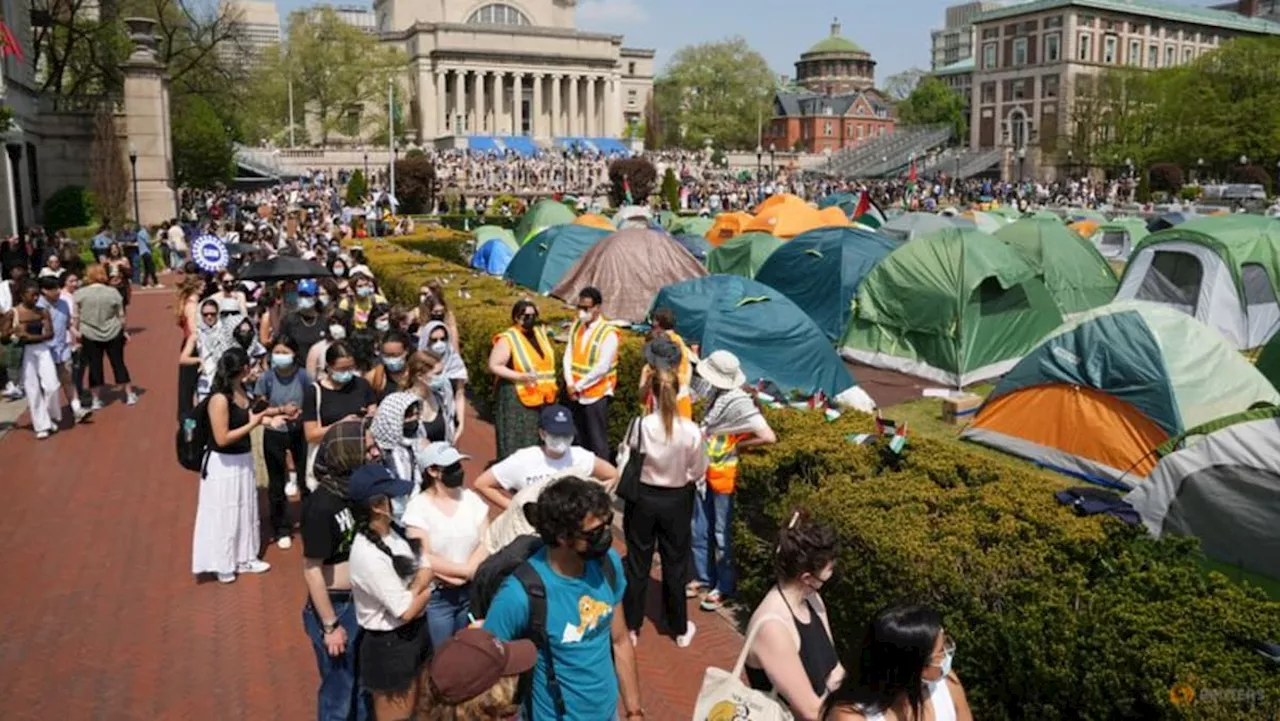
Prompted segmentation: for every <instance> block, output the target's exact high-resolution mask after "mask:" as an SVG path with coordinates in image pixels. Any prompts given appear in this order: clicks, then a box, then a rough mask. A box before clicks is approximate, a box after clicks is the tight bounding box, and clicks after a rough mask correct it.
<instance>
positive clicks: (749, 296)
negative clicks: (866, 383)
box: [650, 275, 854, 398]
mask: <svg viewBox="0 0 1280 721" xmlns="http://www.w3.org/2000/svg"><path fill="white" fill-rule="evenodd" d="M658 308H670V309H671V310H672V311H674V312H675V316H676V332H677V333H679V334H680V335H681V336H682V337H683V338H684V339H685V341H686V342H689V343H697V344H699V345H700V346H701V354H702V355H703V356H707V355H710V354H711V353H713V352H715V351H718V350H727V351H730V352H731V353H733V354H734V355H736V356H738V360H739V361H741V363H742V371H743V373H745V374H746V375H747V382H748V383H755V382H757V381H759V380H761V379H766V380H770V381H773V382H774V383H775V384H777V386H778V388H779V389H781V390H782V392H784V393H791V392H799V393H800V394H801V395H803V396H806V397H807V396H810V395H812V394H813V393H814V392H816V391H818V390H821V391H823V392H824V393H826V394H827V396H828V397H831V398H835V397H836V396H837V395H839V394H840V393H843V392H844V391H846V390H848V389H849V388H852V387H853V386H854V381H853V376H851V375H850V374H849V369H848V368H847V367H846V366H845V364H844V362H843V361H841V360H840V356H839V355H837V354H836V351H835V348H834V347H832V345H831V341H830V340H828V339H827V337H826V335H824V334H823V332H822V330H821V329H819V328H818V326H817V325H815V324H814V322H813V320H811V319H810V318H809V316H807V315H805V314H804V311H802V310H800V309H799V308H798V307H796V305H795V303H792V302H791V301H790V300H788V299H787V298H786V296H784V295H782V294H781V293H778V292H777V291H775V290H773V289H772V288H770V287H768V286H766V285H764V284H762V283H758V282H756V281H754V280H751V279H749V278H743V277H741V276H737V275H711V276H707V277H706V278H694V279H692V280H686V281H682V282H680V283H673V284H671V285H669V286H667V287H665V288H663V289H662V290H661V291H659V292H658V295H657V296H656V297H655V298H654V300H653V306H652V309H651V311H650V312H652V310H656V309H658Z"/></svg>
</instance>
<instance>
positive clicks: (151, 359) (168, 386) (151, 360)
mask: <svg viewBox="0 0 1280 721" xmlns="http://www.w3.org/2000/svg"><path fill="white" fill-rule="evenodd" d="M172 299H173V296H172V294H171V292H170V291H168V290H165V291H157V292H148V291H140V292H137V293H135V295H134V305H133V307H132V309H131V311H130V326H131V327H132V332H133V338H132V340H131V341H130V343H129V346H128V349H127V351H126V359H127V362H128V365H129V371H130V373H131V374H132V375H133V378H134V380H135V382H136V383H137V384H138V386H139V387H140V389H141V391H140V393H141V400H140V401H139V403H138V405H137V406H136V407H133V408H129V407H126V406H124V405H123V403H122V402H121V401H122V399H121V398H112V399H111V402H110V404H109V405H108V406H107V408H106V409H104V410H103V411H101V412H99V413H98V414H96V416H95V417H94V420H93V421H92V422H91V423H88V424H85V425H82V426H78V427H76V428H66V427H65V426H64V430H63V431H62V432H61V433H58V434H57V435H55V436H53V437H52V438H50V439H49V440H46V441H36V440H35V437H34V435H33V434H32V432H31V428H30V421H29V419H28V418H27V417H26V416H25V415H24V416H23V417H22V418H21V419H20V420H19V422H18V425H17V427H16V428H15V429H14V430H13V432H11V433H9V434H7V435H6V436H5V437H4V438H3V439H0V469H3V471H2V472H0V479H2V480H0V484H2V485H3V488H4V491H5V499H4V502H3V508H4V510H5V512H6V513H5V516H6V517H5V520H4V522H3V523H0V548H3V549H4V552H3V553H2V554H0V578H3V579H4V580H5V582H6V584H7V585H8V587H9V590H8V591H7V592H5V593H4V594H2V595H0V618H3V619H4V620H3V622H0V699H4V705H5V709H6V710H5V711H4V712H3V714H0V716H2V717H3V718H4V719H6V720H7V721H18V720H21V719H33V720H34V719H40V720H42V721H43V720H46V719H94V720H95V721H114V720H116V719H147V720H153V719H174V720H175V721H205V720H206V719H207V720H213V719H253V720H258V719H272V720H276V719H282V720H289V721H291V720H293V719H298V720H302V719H313V718H315V684H316V681H317V676H316V671H315V658H314V656H313V655H312V651H311V646H310V643H309V642H308V640H307V637H306V635H305V634H304V633H303V631H302V624H301V618H300V613H301V608H302V603H303V601H304V597H305V591H304V589H303V585H302V578H301V568H302V566H301V552H300V544H297V545H295V546H294V548H293V549H292V550H289V551H280V550H278V549H276V548H275V547H274V546H271V547H270V548H268V549H267V550H266V553H265V556H264V557H265V559H266V560H268V561H270V562H271V563H272V565H273V568H272V570H271V572H270V573H267V574H266V575H264V576H256V577H255V576H248V577H245V578H241V579H240V580H238V581H237V582H236V583H234V584H231V585H229V586H222V585H220V584H218V583H217V582H203V583H197V582H196V581H195V580H194V579H193V578H192V576H191V574H190V564H191V531H192V522H193V519H194V517H195V504H196V490H197V488H196V479H195V476H194V474H191V473H188V472H186V471H184V470H183V469H182V468H181V467H180V466H178V465H177V463H176V462H175V461H174V457H173V433H174V415H175V412H176V396H177V364H176V359H177V355H178V347H179V340H180V336H179V331H178V329H177V327H176V326H175V325H174V322H173V315H172V307H171V306H172ZM466 435H467V438H466V439H465V442H464V443H463V450H464V451H466V452H468V453H470V454H472V455H473V456H475V460H474V461H472V463H471V466H472V467H471V468H470V469H469V470H470V471H471V473H470V474H469V477H472V478H474V477H475V475H476V474H477V473H478V472H479V469H481V468H483V467H484V466H485V465H486V464H487V462H488V460H489V459H490V458H491V457H492V453H493V431H492V428H491V427H489V426H487V425H485V424H483V423H481V422H480V421H479V420H477V419H474V418H472V419H470V420H469V427H468V430H467V432H466ZM264 517H265V514H264ZM652 590H653V589H652V588H651V591H652ZM651 600H656V598H655V594H654V593H651ZM651 607H652V604H651ZM690 617H691V618H693V619H695V620H696V621H697V622H698V635H697V638H696V639H695V641H694V644H693V647H692V648H689V649H677V648H676V647H675V644H674V643H673V642H672V641H671V640H670V639H667V638H662V637H658V636H657V635H656V634H654V633H653V632H652V629H651V628H649V627H648V626H647V627H646V633H645V634H644V635H643V637H642V640H641V642H640V647H639V658H640V671H641V685H642V688H643V691H644V695H645V706H646V708H647V710H648V711H649V718H653V719H664V720H665V719H681V718H688V717H689V715H690V714H691V712H692V708H693V701H694V698H695V697H696V695H697V690H698V686H699V685H700V683H701V680H702V673H703V669H705V668H706V666H708V665H715V666H720V667H722V668H729V667H730V665H731V664H732V663H733V659H734V657H735V655H736V653H737V651H738V649H739V648H740V647H741V639H740V638H739V637H738V635H737V634H736V633H735V632H734V631H733V629H732V628H731V627H730V626H729V625H728V624H727V623H726V622H725V621H724V620H722V619H721V618H719V617H718V616H716V615H714V614H705V613H701V612H699V611H697V610H691V611H690Z"/></svg>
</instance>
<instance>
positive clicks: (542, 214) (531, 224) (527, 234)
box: [516, 199, 578, 245]
mask: <svg viewBox="0 0 1280 721" xmlns="http://www.w3.org/2000/svg"><path fill="white" fill-rule="evenodd" d="M576 217H578V214H577V213H574V212H573V210H572V209H571V208H569V206H567V205H565V204H564V203H561V202H560V201H558V200H551V199H545V200H539V201H538V202H537V203H534V205H533V207H531V208H529V210H528V211H526V212H525V214H524V215H522V216H520V222H519V223H517V224H516V240H517V241H519V242H520V245H524V244H525V243H528V242H529V239H530V238H532V237H533V236H535V235H537V234H538V233H541V232H542V231H544V230H546V229H547V228H550V227H551V226H553V225H565V224H566V223H572V222H573V219H574V218H576Z"/></svg>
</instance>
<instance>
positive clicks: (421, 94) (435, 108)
mask: <svg viewBox="0 0 1280 721" xmlns="http://www.w3.org/2000/svg"><path fill="white" fill-rule="evenodd" d="M436 80H437V78H436V73H435V71H433V70H431V69H430V68H428V67H425V63H424V67H422V69H421V70H419V71H418V82H417V83H416V86H417V87H416V88H415V90H416V92H417V97H416V98H415V100H416V101H417V105H418V113H417V115H418V127H417V128H415V130H416V131H417V133H418V141H419V142H420V143H422V144H424V145H425V144H426V143H427V141H428V140H430V139H432V138H435V137H436V135H439V133H440V131H439V130H438V126H437V124H436V121H437V120H438V119H439V117H440V110H439V106H440V98H439V94H438V93H436V87H437V83H436Z"/></svg>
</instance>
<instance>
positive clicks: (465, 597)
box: [427, 586, 471, 652]
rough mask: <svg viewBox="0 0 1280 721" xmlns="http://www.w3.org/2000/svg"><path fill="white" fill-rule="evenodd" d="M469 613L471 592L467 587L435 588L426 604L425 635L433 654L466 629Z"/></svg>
mask: <svg viewBox="0 0 1280 721" xmlns="http://www.w3.org/2000/svg"><path fill="white" fill-rule="evenodd" d="M470 611H471V591H470V589H469V588H468V587H467V586H457V587H454V586H436V589H435V590H434V591H432V592H431V600H430V601H428V602H427V635H428V636H430V637H431V649H432V651H433V652H434V651H435V650H436V649H438V648H440V647H441V646H443V645H444V642H445V641H448V640H449V639H450V638H453V634H455V633H457V632H459V631H461V630H462V629H464V628H466V627H467V624H468V623H470V622H471V620H470V619H469V618H467V614H468V613H469V612H470Z"/></svg>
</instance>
